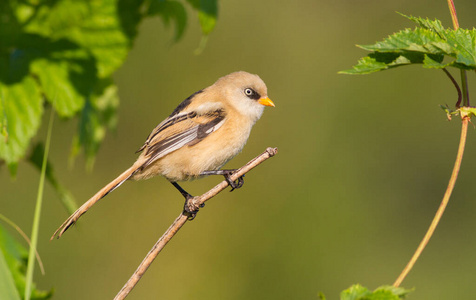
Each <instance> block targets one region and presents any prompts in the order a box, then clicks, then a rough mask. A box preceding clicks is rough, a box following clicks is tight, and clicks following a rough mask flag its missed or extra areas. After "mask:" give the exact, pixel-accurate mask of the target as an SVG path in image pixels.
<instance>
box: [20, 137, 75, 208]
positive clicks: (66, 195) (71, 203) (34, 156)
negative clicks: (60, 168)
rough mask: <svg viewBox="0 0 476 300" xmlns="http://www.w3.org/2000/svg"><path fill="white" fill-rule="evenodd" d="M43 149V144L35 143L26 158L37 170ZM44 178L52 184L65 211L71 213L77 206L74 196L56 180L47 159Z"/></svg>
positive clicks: (41, 160)
mask: <svg viewBox="0 0 476 300" xmlns="http://www.w3.org/2000/svg"><path fill="white" fill-rule="evenodd" d="M44 151H45V150H44V146H43V144H42V143H37V144H36V145H35V147H34V148H33V151H32V153H31V155H30V157H29V159H28V160H29V161H30V162H31V163H32V164H33V165H34V166H35V167H36V168H37V169H38V170H41V164H42V162H43V156H44ZM46 179H47V180H48V182H49V183H50V184H51V185H52V186H53V188H54V189H55V191H56V193H58V195H59V197H60V200H61V203H62V204H63V206H64V207H65V208H66V211H67V212H68V213H69V214H72V213H73V212H74V211H75V210H76V209H77V208H78V206H77V204H76V201H75V200H74V197H73V195H72V194H71V192H70V191H69V190H68V189H67V188H66V187H64V186H63V185H62V184H60V183H59V182H58V179H57V177H56V175H55V172H54V169H53V166H52V165H51V163H50V161H49V160H48V162H47V163H46Z"/></svg>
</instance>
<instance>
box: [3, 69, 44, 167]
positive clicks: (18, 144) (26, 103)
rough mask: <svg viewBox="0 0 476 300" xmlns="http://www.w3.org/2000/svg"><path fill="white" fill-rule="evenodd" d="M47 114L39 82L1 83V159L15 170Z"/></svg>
mask: <svg viewBox="0 0 476 300" xmlns="http://www.w3.org/2000/svg"><path fill="white" fill-rule="evenodd" d="M42 114H43V106H42V99H41V95H40V91H39V89H38V86H37V85H36V83H35V81H34V80H33V79H32V78H30V77H25V78H24V79H23V81H21V82H20V83H16V84H12V85H6V84H4V83H2V82H1V81H0V128H2V129H1V134H0V159H3V160H5V161H6V162H7V164H9V165H10V166H11V170H14V169H15V165H16V163H17V162H18V161H19V160H20V159H21V158H22V157H24V155H25V153H26V150H27V147H28V144H29V143H30V139H31V138H32V137H33V136H34V135H35V134H36V132H37V130H38V127H39V125H40V121H41V116H42Z"/></svg>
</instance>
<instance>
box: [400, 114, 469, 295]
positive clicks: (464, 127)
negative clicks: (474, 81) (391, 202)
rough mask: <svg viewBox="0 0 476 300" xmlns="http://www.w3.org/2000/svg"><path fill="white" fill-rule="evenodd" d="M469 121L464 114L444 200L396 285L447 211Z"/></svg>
mask: <svg viewBox="0 0 476 300" xmlns="http://www.w3.org/2000/svg"><path fill="white" fill-rule="evenodd" d="M468 122H469V117H468V116H464V117H463V120H462V126H461V137H460V140H459V147H458V154H457V155H456V161H455V164H454V167H453V173H451V178H450V181H449V183H448V187H447V188H446V192H445V195H444V196H443V200H442V201H441V204H440V207H439V208H438V210H437V212H436V214H435V217H434V218H433V221H432V222H431V224H430V227H429V228H428V231H427V232H426V234H425V236H424V237H423V240H422V241H421V242H420V245H419V246H418V248H417V250H416V251H415V253H414V254H413V256H412V258H411V259H410V261H409V262H408V264H407V265H406V267H405V269H403V271H402V273H401V274H400V276H398V278H397V280H396V281H395V283H394V284H393V286H394V287H398V286H400V284H401V283H402V281H403V280H404V279H405V277H406V276H407V275H408V273H409V272H410V270H411V269H412V268H413V266H414V265H415V262H416V261H417V260H418V257H420V254H421V253H422V252H423V250H424V249H425V247H426V245H427V244H428V242H429V241H430V238H431V236H432V235H433V232H434V231H435V229H436V226H437V225H438V223H439V222H440V219H441V217H442V216H443V213H444V212H445V208H446V206H447V205H448V201H449V200H450V197H451V193H452V192H453V189H454V186H455V183H456V179H457V178H458V173H459V170H460V167H461V161H462V159H463V153H464V148H465V145H466V134H467V132H468Z"/></svg>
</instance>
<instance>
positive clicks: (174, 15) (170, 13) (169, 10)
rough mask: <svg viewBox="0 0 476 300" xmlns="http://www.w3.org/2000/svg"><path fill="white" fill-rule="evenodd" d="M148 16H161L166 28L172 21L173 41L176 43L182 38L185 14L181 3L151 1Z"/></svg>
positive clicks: (185, 23)
mask: <svg viewBox="0 0 476 300" xmlns="http://www.w3.org/2000/svg"><path fill="white" fill-rule="evenodd" d="M148 14H149V15H150V16H154V15H159V16H161V17H162V20H163V21H164V23H165V25H167V26H168V25H169V24H170V22H171V21H174V23H175V38H174V39H175V41H178V40H179V39H180V38H181V37H182V35H183V33H184V31H185V26H186V25H187V12H186V11H185V7H184V6H183V4H182V3H180V2H177V1H170V0H152V1H151V3H150V6H149V10H148Z"/></svg>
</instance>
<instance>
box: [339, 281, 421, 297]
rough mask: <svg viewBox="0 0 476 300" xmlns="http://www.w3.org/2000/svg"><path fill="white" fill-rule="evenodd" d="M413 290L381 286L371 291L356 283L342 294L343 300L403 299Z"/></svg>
mask: <svg viewBox="0 0 476 300" xmlns="http://www.w3.org/2000/svg"><path fill="white" fill-rule="evenodd" d="M410 292H412V290H407V289H405V288H401V287H394V286H381V287H378V288H377V289H375V290H374V291H370V290H369V289H367V288H366V287H363V286H361V285H360V284H355V285H353V286H351V287H350V288H348V289H347V290H345V291H343V292H342V293H341V295H340V299H341V300H401V299H405V297H406V296H407V295H408V294H409V293H410Z"/></svg>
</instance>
